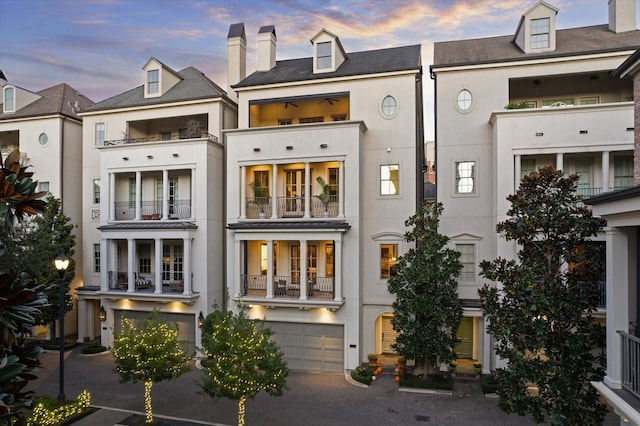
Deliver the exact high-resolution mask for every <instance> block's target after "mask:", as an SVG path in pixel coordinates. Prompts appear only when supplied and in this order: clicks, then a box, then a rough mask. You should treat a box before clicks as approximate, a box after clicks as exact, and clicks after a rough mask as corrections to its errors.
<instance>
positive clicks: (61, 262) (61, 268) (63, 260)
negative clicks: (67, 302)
mask: <svg viewBox="0 0 640 426" xmlns="http://www.w3.org/2000/svg"><path fill="white" fill-rule="evenodd" d="M53 264H54V265H55V267H56V269H57V271H58V286H59V287H60V300H59V303H60V318H59V322H60V392H59V394H58V401H60V403H61V404H62V403H63V402H64V299H65V295H66V291H65V286H64V273H65V271H66V270H67V268H68V267H69V258H68V257H67V256H65V255H64V254H59V255H58V257H56V259H55V260H54V261H53Z"/></svg>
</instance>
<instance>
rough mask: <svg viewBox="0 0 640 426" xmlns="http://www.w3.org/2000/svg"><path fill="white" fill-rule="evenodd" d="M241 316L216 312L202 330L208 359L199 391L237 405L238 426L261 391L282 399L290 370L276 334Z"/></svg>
mask: <svg viewBox="0 0 640 426" xmlns="http://www.w3.org/2000/svg"><path fill="white" fill-rule="evenodd" d="M238 307H239V309H238V311H239V312H238V313H233V312H231V311H220V310H216V311H214V312H212V313H211V314H209V315H207V317H206V318H205V320H204V324H203V326H202V347H203V349H202V350H203V352H204V353H205V354H206V355H207V359H206V360H205V362H204V363H203V365H204V367H205V371H206V376H205V378H204V379H203V381H202V382H200V383H199V384H200V387H201V388H202V390H203V391H204V393H206V394H208V395H210V396H212V397H214V398H220V397H223V398H229V399H231V400H235V401H238V425H244V414H245V402H246V400H247V399H248V398H253V397H255V396H256V395H257V394H258V393H259V392H260V391H265V392H267V393H268V394H269V395H271V396H282V393H283V392H284V390H285V389H286V386H287V375H288V374H289V370H288V369H287V364H286V363H285V362H284V360H283V357H284V354H283V353H282V351H281V350H280V348H279V347H278V345H277V344H276V343H275V342H273V341H272V340H271V339H270V337H271V336H272V335H273V331H271V329H269V328H266V327H261V326H259V325H258V323H257V321H256V320H252V319H249V317H247V315H246V314H245V312H244V310H243V309H242V307H241V306H238Z"/></svg>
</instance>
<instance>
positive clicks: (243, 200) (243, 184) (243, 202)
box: [240, 166, 247, 219]
mask: <svg viewBox="0 0 640 426" xmlns="http://www.w3.org/2000/svg"><path fill="white" fill-rule="evenodd" d="M246 218H247V167H246V166H240V219H246Z"/></svg>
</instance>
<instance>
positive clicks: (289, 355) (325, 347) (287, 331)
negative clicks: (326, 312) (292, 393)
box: [265, 321, 344, 373]
mask: <svg viewBox="0 0 640 426" xmlns="http://www.w3.org/2000/svg"><path fill="white" fill-rule="evenodd" d="M265 325H266V326H267V327H269V328H271V330H273V331H274V335H273V337H272V339H274V341H275V342H276V343H277V344H278V346H280V349H281V350H282V352H284V358H285V361H286V362H287V366H288V367H289V368H291V369H293V370H306V371H324V372H339V373H342V372H344V327H343V326H342V325H327V324H300V323H291V322H272V321H266V322H265Z"/></svg>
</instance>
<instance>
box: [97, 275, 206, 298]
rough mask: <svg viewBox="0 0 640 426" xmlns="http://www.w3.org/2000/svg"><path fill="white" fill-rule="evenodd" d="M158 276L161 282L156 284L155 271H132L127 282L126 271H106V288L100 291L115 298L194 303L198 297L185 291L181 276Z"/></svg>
mask: <svg viewBox="0 0 640 426" xmlns="http://www.w3.org/2000/svg"><path fill="white" fill-rule="evenodd" d="M171 275H173V274H171ZM160 278H161V279H160V281H162V284H161V285H160V286H158V285H157V283H158V282H159V280H158V276H157V274H155V273H141V272H134V273H133V279H132V280H131V282H129V273H128V272H126V271H108V273H107V280H108V289H107V291H101V292H100V293H101V294H103V295H105V296H113V297H114V298H117V299H122V298H126V299H131V300H147V301H154V300H163V299H168V300H174V301H181V302H184V303H188V304H192V303H194V302H195V301H196V299H197V298H198V294H197V293H190V292H186V293H185V282H184V279H183V278H182V277H180V276H170V275H169V274H167V273H162V274H161V275H160ZM165 278H166V279H165Z"/></svg>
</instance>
